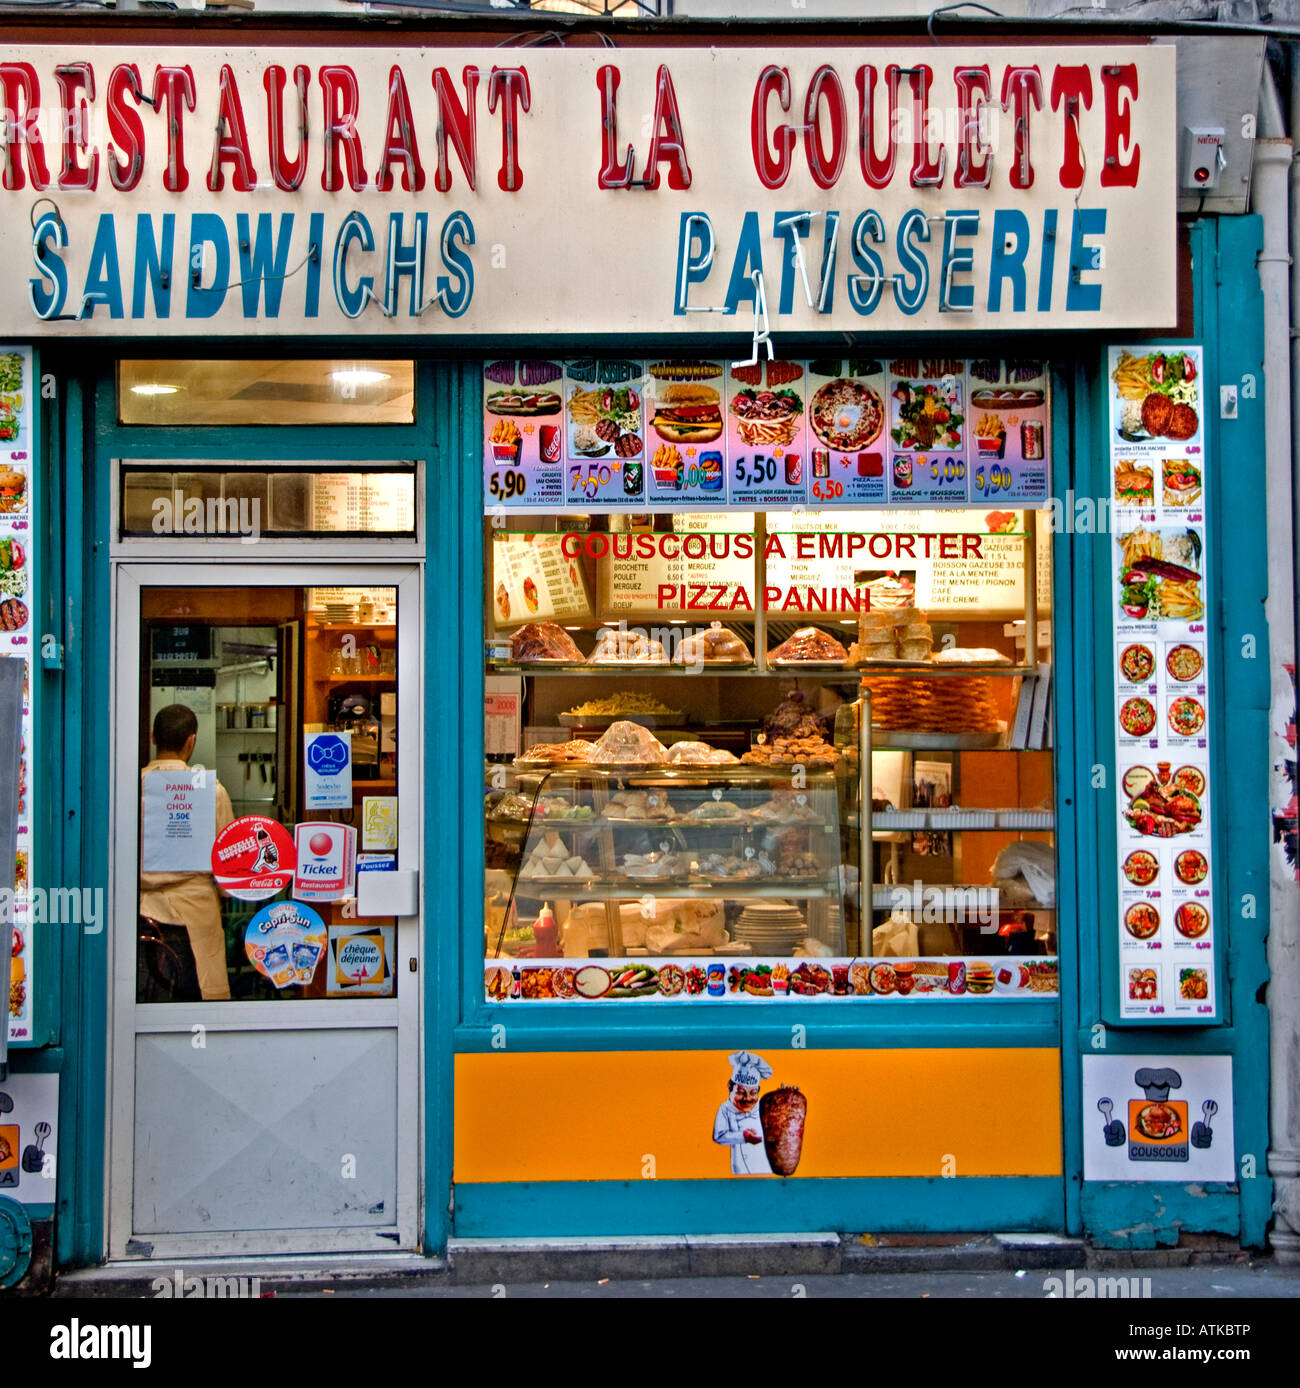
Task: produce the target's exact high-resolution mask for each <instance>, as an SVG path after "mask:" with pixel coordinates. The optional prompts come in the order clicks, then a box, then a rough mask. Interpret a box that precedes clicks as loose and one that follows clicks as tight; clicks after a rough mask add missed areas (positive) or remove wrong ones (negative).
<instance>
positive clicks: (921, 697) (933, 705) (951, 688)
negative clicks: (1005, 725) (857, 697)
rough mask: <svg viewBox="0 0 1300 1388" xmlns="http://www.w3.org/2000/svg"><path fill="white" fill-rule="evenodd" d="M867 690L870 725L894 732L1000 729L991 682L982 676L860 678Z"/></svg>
mask: <svg viewBox="0 0 1300 1388" xmlns="http://www.w3.org/2000/svg"><path fill="white" fill-rule="evenodd" d="M862 683H863V684H864V685H865V686H866V688H867V689H869V690H870V691H871V722H872V726H873V727H877V728H884V729H887V730H890V731H894V732H925V733H996V732H1001V731H1002V724H1001V723H1000V722H999V720H998V708H997V704H996V703H995V702H994V699H993V684H992V681H991V680H989V679H988V678H987V677H985V676H982V675H954V676H952V677H951V678H944V679H888V678H882V677H876V678H872V677H868V678H866V679H864V680H863V681H862Z"/></svg>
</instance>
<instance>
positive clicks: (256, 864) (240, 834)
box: [212, 814, 298, 901]
mask: <svg viewBox="0 0 1300 1388" xmlns="http://www.w3.org/2000/svg"><path fill="white" fill-rule="evenodd" d="M297 865H298V855H297V853H296V852H295V850H294V846H293V836H292V835H291V834H290V833H289V831H288V830H287V829H285V828H284V826H283V825H281V824H277V823H276V821H275V820H273V819H267V818H266V817H265V816H263V815H256V814H246V815H241V816H240V818H239V819H236V820H233V821H232V822H231V823H230V824H227V825H226V827H225V828H224V829H223V830H222V831H221V832H220V833H219V834H218V835H217V838H216V842H215V843H213V845H212V875H213V876H214V877H215V878H216V879H217V886H218V887H220V888H221V890H222V891H223V892H225V894H226V895H227V896H233V897H236V898H237V899H238V900H240V901H266V900H267V899H268V898H269V897H273V896H274V895H275V894H276V892H281V891H283V890H284V889H285V888H286V887H287V886H288V885H289V884H290V883H291V882H292V881H293V873H294V868H295V867H297Z"/></svg>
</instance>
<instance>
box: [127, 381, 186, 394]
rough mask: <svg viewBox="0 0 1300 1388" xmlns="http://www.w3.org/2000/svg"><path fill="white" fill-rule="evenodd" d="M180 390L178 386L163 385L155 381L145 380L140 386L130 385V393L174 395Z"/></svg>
mask: <svg viewBox="0 0 1300 1388" xmlns="http://www.w3.org/2000/svg"><path fill="white" fill-rule="evenodd" d="M178 390H180V386H164V385H159V384H157V383H155V382H146V384H144V385H142V386H132V387H131V394H132V395H175V394H176V392H177V391H178Z"/></svg>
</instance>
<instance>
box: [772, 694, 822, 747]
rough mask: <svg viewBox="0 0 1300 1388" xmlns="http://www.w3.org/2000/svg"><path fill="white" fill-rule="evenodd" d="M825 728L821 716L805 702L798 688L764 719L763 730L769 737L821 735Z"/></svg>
mask: <svg viewBox="0 0 1300 1388" xmlns="http://www.w3.org/2000/svg"><path fill="white" fill-rule="evenodd" d="M825 730H826V729H825V725H824V724H823V722H822V720H821V718H820V717H819V716H818V715H817V714H815V713H814V712H813V711H812V709H810V708H809V707H808V705H807V704H806V703H805V702H804V697H803V692H802V691H801V690H798V689H796V690H795V691H794V693H793V694H789V695H787V696H786V697H785V698H784V699H782V700H781V702H780V703H779V704H777V706H776V707H775V708H774V709H773V710H772V712H771V713H769V714H768V715H767V717H766V718H764V719H763V732H764V733H765V734H766V735H767V736H768V737H820V736H821V735H822V733H823V732H825Z"/></svg>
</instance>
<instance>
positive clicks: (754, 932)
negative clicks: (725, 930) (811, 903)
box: [735, 901, 808, 957]
mask: <svg viewBox="0 0 1300 1388" xmlns="http://www.w3.org/2000/svg"><path fill="white" fill-rule="evenodd" d="M735 935H736V943H737V944H744V945H749V946H750V948H751V949H752V950H753V952H754V953H755V954H757V955H774V956H781V957H784V956H789V955H791V954H793V953H794V951H795V949H796V947H797V946H799V945H801V944H803V942H804V941H805V940H806V939H807V938H808V924H807V922H806V921H805V920H804V918H803V913H802V912H801V911H800V910H799V908H798V907H797V906H791V905H790V904H789V903H788V902H784V901H751V902H750V903H749V905H748V906H746V907H745V909H744V911H742V912H741V916H740V919H739V920H738V921H737V922H736V929H735Z"/></svg>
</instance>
